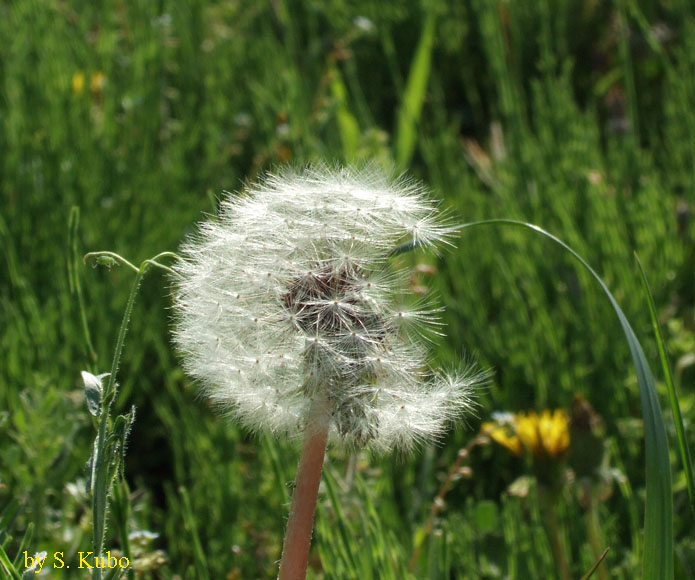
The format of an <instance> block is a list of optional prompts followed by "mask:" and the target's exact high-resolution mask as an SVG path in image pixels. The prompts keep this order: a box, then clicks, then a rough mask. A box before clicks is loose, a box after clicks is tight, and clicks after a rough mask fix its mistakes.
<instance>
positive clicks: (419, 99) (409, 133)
mask: <svg viewBox="0 0 695 580" xmlns="http://www.w3.org/2000/svg"><path fill="white" fill-rule="evenodd" d="M436 18H437V17H436V11H435V10H429V11H428V12H427V16H426V19H425V24H424V26H423V29H422V34H421V35H420V41H419V42H418V45H417V49H416V51H415V56H414V57H413V63H412V64H411V66H410V73H409V74H408V82H407V84H406V87H405V91H404V93H403V101H402V102H401V106H400V109H399V110H398V129H397V133H396V166H397V167H398V169H399V170H403V169H404V168H405V167H406V166H407V165H408V163H410V159H411V158H412V156H413V152H414V151H415V145H416V142H417V125H418V122H419V121H420V114H421V112H422V104H423V103H424V101H425V94H426V92H427V85H428V83H429V78H430V67H431V65H432V50H433V48H434V38H435V28H436V27H435V24H436Z"/></svg>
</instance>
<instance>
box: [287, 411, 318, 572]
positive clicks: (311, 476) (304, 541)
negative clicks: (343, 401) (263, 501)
mask: <svg viewBox="0 0 695 580" xmlns="http://www.w3.org/2000/svg"><path fill="white" fill-rule="evenodd" d="M316 407H318V405H317V406H316ZM316 407H315V408H314V411H315V412H314V418H315V419H316V421H315V422H314V421H311V422H310V426H309V427H308V428H307V431H306V435H305V436H304V446H303V448H302V455H301V457H300V458H299V467H298V468H297V479H296V482H295V488H294V493H293V494H292V507H291V508H290V518H289V520H288V522H287V530H286V531H285V542H284V545H283V548H282V561H281V562H280V574H279V576H278V580H304V579H305V578H306V570H307V566H308V564H309V549H310V548H311V532H312V530H313V528H314V512H315V511H316V500H317V498H318V493H319V483H321V471H322V469H323V458H324V455H325V453H326V442H327V440H328V420H327V416H326V413H325V409H317V408H316Z"/></svg>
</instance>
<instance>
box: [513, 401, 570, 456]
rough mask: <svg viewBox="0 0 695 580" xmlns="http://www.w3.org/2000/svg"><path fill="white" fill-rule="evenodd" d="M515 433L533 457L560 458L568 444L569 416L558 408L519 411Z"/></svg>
mask: <svg viewBox="0 0 695 580" xmlns="http://www.w3.org/2000/svg"><path fill="white" fill-rule="evenodd" d="M516 433H517V436H518V437H519V439H520V440H521V443H522V444H523V446H524V447H525V448H526V449H527V450H528V452H529V453H530V454H531V456H532V457H533V458H534V459H543V458H548V457H557V458H560V457H562V456H563V455H564V453H565V451H567V448H568V447H569V445H570V431H569V417H568V416H567V413H565V412H564V411H562V410H560V409H556V410H555V411H550V410H549V409H546V410H545V411H543V412H542V413H541V415H540V416H539V415H538V414H537V413H536V412H534V411H530V412H529V413H519V414H518V415H516Z"/></svg>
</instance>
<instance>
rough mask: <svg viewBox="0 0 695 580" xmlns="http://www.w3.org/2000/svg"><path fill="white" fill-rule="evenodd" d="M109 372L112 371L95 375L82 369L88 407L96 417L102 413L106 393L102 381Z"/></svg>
mask: <svg viewBox="0 0 695 580" xmlns="http://www.w3.org/2000/svg"><path fill="white" fill-rule="evenodd" d="M109 374H110V373H104V374H101V375H99V376H96V377H95V376H94V375H93V374H92V373H88V372H87V371H82V382H84V394H85V397H86V399H87V409H88V410H89V412H90V413H91V414H92V415H93V416H94V417H98V416H99V415H101V398H102V395H103V393H104V388H103V386H102V384H101V382H102V380H103V379H104V377H107V376H109Z"/></svg>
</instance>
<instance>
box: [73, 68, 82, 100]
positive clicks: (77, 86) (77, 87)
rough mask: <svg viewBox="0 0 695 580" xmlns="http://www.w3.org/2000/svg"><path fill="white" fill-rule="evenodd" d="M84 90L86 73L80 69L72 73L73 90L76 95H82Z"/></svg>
mask: <svg viewBox="0 0 695 580" xmlns="http://www.w3.org/2000/svg"><path fill="white" fill-rule="evenodd" d="M82 91H84V73H83V72H82V71H79V70H78V71H76V72H75V74H73V75H72V92H73V93H74V94H75V95H81V94H82Z"/></svg>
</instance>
